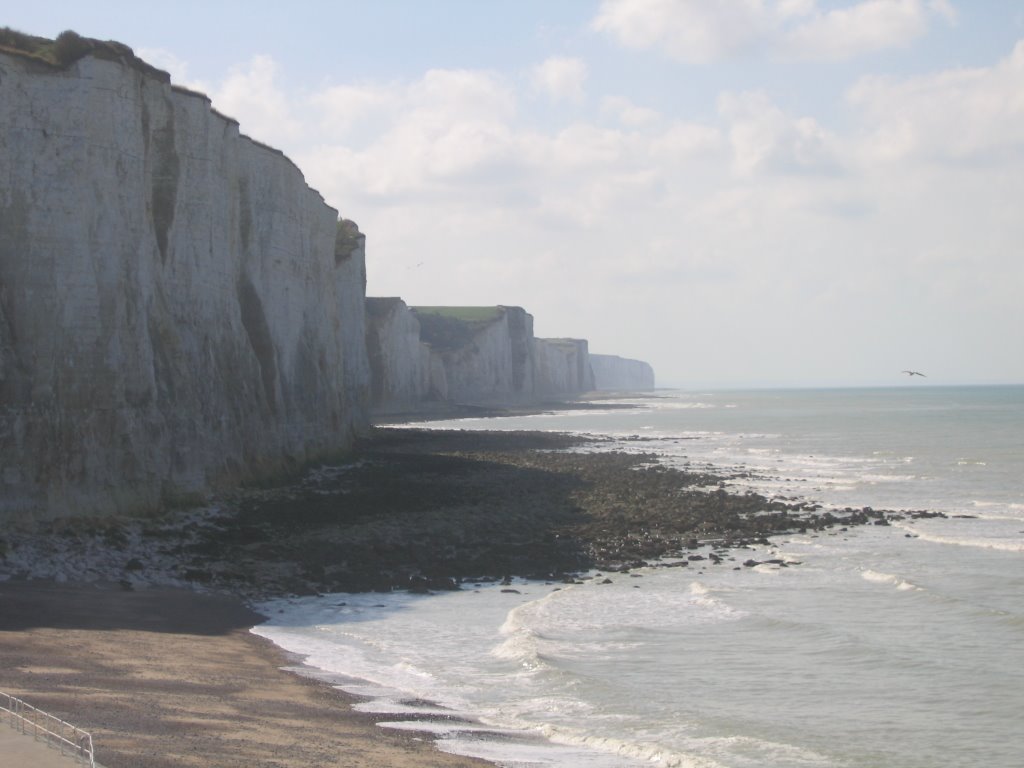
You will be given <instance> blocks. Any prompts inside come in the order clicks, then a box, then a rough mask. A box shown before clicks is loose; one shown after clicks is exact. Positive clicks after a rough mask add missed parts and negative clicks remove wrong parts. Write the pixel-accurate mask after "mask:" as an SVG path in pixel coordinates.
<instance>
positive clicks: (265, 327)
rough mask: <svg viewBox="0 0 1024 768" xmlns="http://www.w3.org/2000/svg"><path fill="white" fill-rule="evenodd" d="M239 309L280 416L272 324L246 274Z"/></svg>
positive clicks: (270, 403) (267, 392) (241, 283)
mask: <svg viewBox="0 0 1024 768" xmlns="http://www.w3.org/2000/svg"><path fill="white" fill-rule="evenodd" d="M238 306H239V308H240V309H241V313H242V325H243V326H244V327H245V333H246V335H247V336H248V337H249V344H251V345H252V350H253V352H254V353H255V354H256V361H257V362H258V363H259V366H260V377H261V378H262V379H263V393H264V394H265V395H266V398H267V405H268V407H269V408H270V412H271V413H275V414H276V413H277V360H276V357H275V353H274V341H273V337H272V336H271V335H270V325H269V324H268V323H267V316H266V314H265V313H264V311H263V302H262V301H261V300H260V297H259V294H258V293H256V287H255V286H254V285H253V284H252V280H250V279H249V276H248V275H247V274H245V273H242V275H241V277H239V278H238Z"/></svg>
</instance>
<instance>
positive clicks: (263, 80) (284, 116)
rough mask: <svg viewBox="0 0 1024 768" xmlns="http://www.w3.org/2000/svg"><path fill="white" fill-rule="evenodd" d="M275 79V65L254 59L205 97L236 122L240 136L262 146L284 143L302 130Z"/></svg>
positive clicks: (266, 58) (260, 59)
mask: <svg viewBox="0 0 1024 768" xmlns="http://www.w3.org/2000/svg"><path fill="white" fill-rule="evenodd" d="M276 77H277V63H276V62H275V61H274V60H273V59H272V58H271V57H270V56H253V57H252V59H250V60H249V62H248V63H247V64H246V65H245V66H242V67H236V68H234V69H233V70H232V71H231V73H230V74H229V75H228V77H227V78H226V79H225V80H224V82H223V83H221V85H220V86H219V87H217V88H214V89H213V90H208V91H207V94H208V95H209V96H210V98H211V99H212V100H213V104H214V106H215V107H216V108H217V109H218V110H219V111H220V112H223V113H224V114H226V115H228V116H229V117H233V118H235V119H236V120H238V121H239V123H240V124H241V126H242V131H243V132H245V133H247V134H249V135H250V136H253V137H256V138H259V140H260V141H263V142H268V143H275V142H277V143H286V142H287V141H288V140H289V139H292V138H294V137H296V136H298V135H299V134H300V133H301V132H302V130H303V128H302V123H301V122H300V121H299V120H297V119H296V117H295V114H294V107H293V106H292V104H290V103H289V99H288V96H287V95H286V93H285V92H284V90H283V89H281V88H280V87H279V86H278V85H277V82H276Z"/></svg>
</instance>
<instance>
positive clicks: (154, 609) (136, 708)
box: [0, 582, 486, 768]
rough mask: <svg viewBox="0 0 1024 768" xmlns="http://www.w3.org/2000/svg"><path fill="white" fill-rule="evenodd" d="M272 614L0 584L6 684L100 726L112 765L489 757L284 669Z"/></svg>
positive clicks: (173, 594)
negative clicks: (257, 631)
mask: <svg viewBox="0 0 1024 768" xmlns="http://www.w3.org/2000/svg"><path fill="white" fill-rule="evenodd" d="M259 621H260V617H259V616H258V615H257V614H255V613H253V612H251V611H250V610H248V609H247V608H246V607H245V606H244V605H243V604H242V603H241V602H240V601H238V600H236V599H233V598H231V597H224V596H210V595H200V594H196V593H194V592H189V591H187V590H172V589H149V590H143V591H131V592H129V591H125V590H122V589H121V588H120V587H118V586H116V585H115V586H97V585H85V584H82V585H67V584H53V583H45V582H4V583H0V689H3V690H5V691H7V692H9V693H11V694H13V695H15V696H19V697H22V698H24V699H25V700H27V701H28V702H30V703H31V704H33V705H35V706H38V707H40V708H41V709H44V710H46V711H49V712H51V713H53V714H55V715H58V716H60V717H62V718H66V719H67V720H68V721H70V722H73V723H75V724H76V725H78V726H80V727H81V728H84V729H86V730H89V731H91V733H92V734H93V739H94V743H95V745H96V757H97V760H98V761H99V762H101V763H102V764H103V765H104V766H106V768H134V767H144V768H164V767H165V766H166V767H167V768H170V766H223V767H224V768H229V767H231V766H237V767H238V768H243V766H244V767H245V768H254V767H256V766H268V767H269V766H274V767H275V768H276V767H279V766H280V767H282V768H299V767H300V766H301V767H302V768H309V767H311V766H346V768H348V767H354V766H365V767H366V768H385V767H390V766H395V767H397V768H428V767H430V768H434V767H436V768H468V767H469V766H482V765H486V763H484V762H482V761H478V760H472V759H469V758H463V757H457V756H453V755H447V754H445V753H442V752H440V751H438V750H437V749H436V748H435V747H434V746H433V744H432V742H431V741H430V740H429V739H420V738H418V737H417V736H416V735H415V734H408V733H400V732H391V731H386V730H385V729H382V728H379V727H377V726H376V725H375V722H377V721H379V720H381V719H382V718H381V717H380V716H371V715H364V714H361V713H358V712H355V711H353V710H352V709H351V701H352V700H351V699H350V698H349V697H348V696H346V695H345V694H343V693H341V692H339V691H336V690H334V689H333V688H331V687H330V686H328V685H326V684H324V683H320V682H316V681H314V680H309V679H306V678H303V677H300V676H298V675H295V674H293V673H290V672H285V671H282V670H281V669H280V667H281V666H283V665H286V664H287V663H288V659H287V658H286V657H285V655H284V654H283V653H282V652H281V651H280V650H279V649H277V648H276V647H274V646H273V645H271V644H270V643H268V642H266V641H265V640H263V639H261V638H259V637H256V636H254V635H252V634H251V633H250V632H249V631H248V630H249V628H250V627H252V626H253V625H254V624H256V623H258V622H259ZM2 762H3V761H2V759H0V763H2Z"/></svg>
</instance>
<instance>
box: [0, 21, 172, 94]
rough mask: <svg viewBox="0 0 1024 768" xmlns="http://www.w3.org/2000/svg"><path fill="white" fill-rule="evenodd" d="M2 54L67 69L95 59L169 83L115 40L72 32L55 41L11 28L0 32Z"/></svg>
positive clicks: (163, 75)
mask: <svg viewBox="0 0 1024 768" xmlns="http://www.w3.org/2000/svg"><path fill="white" fill-rule="evenodd" d="M0 51H3V52H5V53H11V54H14V55H17V56H22V57H24V58H27V59H32V60H34V61H39V62H42V63H43V64H47V65H49V66H51V67H56V68H58V69H66V68H67V67H70V66H71V65H72V64H74V63H75V62H76V61H78V60H79V59H81V58H82V57H83V56H87V55H90V54H91V55H93V56H96V57H97V58H100V59H107V60H110V61H120V62H122V63H124V64H127V65H128V66H131V67H133V68H135V69H138V70H140V71H142V72H145V73H147V74H149V75H152V76H154V77H156V78H157V79H159V80H162V81H163V82H170V79H171V77H170V75H168V74H167V73H166V72H164V71H163V70H160V69H157V68H156V67H154V66H152V65H150V64H147V63H146V62H144V61H143V60H142V59H140V58H139V57H138V56H136V55H135V52H134V51H133V50H132V49H131V48H129V47H128V46H127V45H125V44H124V43H119V42H117V41H115V40H95V39H93V38H91V37H82V36H81V35H79V34H78V33H77V32H74V31H72V30H70V29H68V30H65V31H63V32H61V33H60V34H59V35H57V39H56V40H50V39H49V38H46V37H37V36H36V35H29V34H26V33H24V32H19V31H18V30H16V29H11V28H10V27H2V28H0Z"/></svg>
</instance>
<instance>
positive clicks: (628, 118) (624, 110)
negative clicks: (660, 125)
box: [601, 96, 661, 127]
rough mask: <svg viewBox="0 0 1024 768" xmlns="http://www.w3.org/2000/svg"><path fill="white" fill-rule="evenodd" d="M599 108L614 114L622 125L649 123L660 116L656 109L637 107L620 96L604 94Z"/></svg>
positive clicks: (655, 120)
mask: <svg viewBox="0 0 1024 768" xmlns="http://www.w3.org/2000/svg"><path fill="white" fill-rule="evenodd" d="M601 110H602V111H603V112H605V113H606V114H611V115H614V116H615V118H616V119H617V120H618V121H619V122H620V123H622V124H623V125H625V126H633V127H640V126H644V125H651V124H652V123H656V122H657V121H658V120H659V119H660V117H661V115H659V114H658V112H657V111H656V110H653V109H648V108H646V107H639V106H637V105H636V104H634V103H633V102H632V101H630V100H629V99H626V98H623V97H622V96H606V97H605V99H604V101H603V102H602V104H601Z"/></svg>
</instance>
